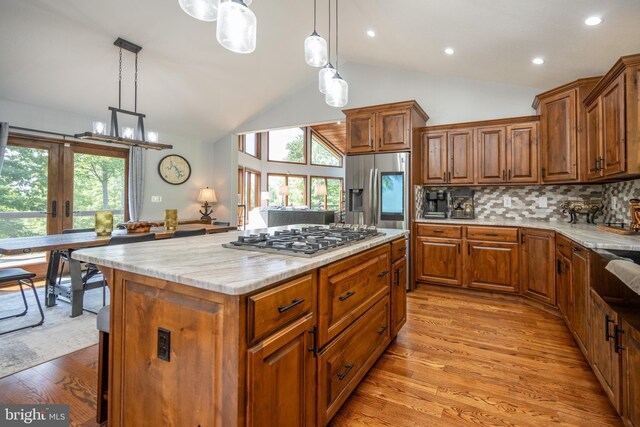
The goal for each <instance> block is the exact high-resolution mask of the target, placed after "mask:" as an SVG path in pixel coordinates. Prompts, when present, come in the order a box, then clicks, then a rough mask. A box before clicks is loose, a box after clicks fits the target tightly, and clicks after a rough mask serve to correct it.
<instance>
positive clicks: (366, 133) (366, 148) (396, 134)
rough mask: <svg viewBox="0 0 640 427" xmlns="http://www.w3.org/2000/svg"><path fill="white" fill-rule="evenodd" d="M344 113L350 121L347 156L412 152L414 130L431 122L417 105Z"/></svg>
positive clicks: (366, 108)
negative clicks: (428, 121)
mask: <svg viewBox="0 0 640 427" xmlns="http://www.w3.org/2000/svg"><path fill="white" fill-rule="evenodd" d="M343 112H344V114H345V115H346V117H347V119H346V121H347V124H346V126H347V154H363V153H374V152H394V151H408V150H411V145H412V144H411V142H412V138H413V130H414V129H415V128H417V127H420V126H424V125H425V123H426V122H427V120H429V116H427V114H426V113H425V112H424V110H423V109H422V108H421V107H420V105H418V103H417V102H415V101H406V102H396V103H392V104H383V105H374V106H369V107H363V108H353V109H349V110H343Z"/></svg>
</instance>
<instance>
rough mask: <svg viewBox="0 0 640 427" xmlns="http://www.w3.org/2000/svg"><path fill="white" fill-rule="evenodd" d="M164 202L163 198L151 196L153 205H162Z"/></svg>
mask: <svg viewBox="0 0 640 427" xmlns="http://www.w3.org/2000/svg"><path fill="white" fill-rule="evenodd" d="M161 201H162V196H151V203H160V202H161Z"/></svg>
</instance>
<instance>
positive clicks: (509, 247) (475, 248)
mask: <svg viewBox="0 0 640 427" xmlns="http://www.w3.org/2000/svg"><path fill="white" fill-rule="evenodd" d="M466 245H467V251H466V252H465V255H464V271H465V285H466V286H468V287H469V288H477V289H486V290H491V291H503V292H518V275H519V271H518V244H517V243H498V242H479V241H468V242H466Z"/></svg>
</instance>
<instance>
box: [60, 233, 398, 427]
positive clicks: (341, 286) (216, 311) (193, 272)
mask: <svg viewBox="0 0 640 427" xmlns="http://www.w3.org/2000/svg"><path fill="white" fill-rule="evenodd" d="M296 227H299V226H296ZM285 228H289V227H285ZM269 230H270V231H272V229H269ZM380 231H382V232H383V233H384V235H380V236H376V237H373V238H370V239H367V240H363V241H358V242H355V243H351V244H349V245H346V246H344V247H341V248H339V249H336V250H332V251H327V252H326V253H322V254H319V255H316V256H314V257H311V258H303V257H296V256H290V255H280V254H266V253H260V252H252V251H244V250H234V249H228V248H224V247H222V244H224V243H228V242H229V241H231V240H234V239H236V238H237V236H238V235H239V234H243V233H227V234H225V235H222V236H221V235H217V236H216V235H211V236H197V237H190V238H183V239H173V240H167V241H159V242H145V243H139V244H132V245H124V246H113V247H101V248H92V249H86V250H80V251H77V252H74V253H73V257H74V258H76V259H78V260H81V261H85V262H91V263H94V264H97V265H98V266H100V268H101V269H102V270H103V272H104V274H105V277H106V278H107V281H108V283H109V285H110V288H111V319H110V332H111V333H110V336H109V349H108V352H109V380H108V396H109V398H108V402H109V409H108V418H109V425H110V426H121V425H132V424H139V423H141V422H143V423H144V424H145V425H147V424H148V425H178V426H182V425H194V426H195V425H201V426H214V425H224V426H235V425H325V424H327V423H328V421H329V420H330V419H331V417H333V415H335V413H336V412H337V410H338V409H339V408H340V406H341V405H342V404H343V403H344V401H345V400H346V399H347V397H348V396H349V394H350V393H351V392H352V391H353V389H354V388H355V387H356V386H357V384H358V383H359V382H360V380H361V379H362V378H363V377H364V375H365V374H366V372H367V371H368V370H369V368H370V367H371V366H372V365H373V364H374V363H375V361H376V360H377V358H378V357H379V356H380V355H381V354H382V352H383V351H384V349H385V348H386V347H387V346H388V344H389V343H390V342H391V340H392V339H393V337H395V335H396V334H397V332H398V330H399V329H400V328H401V327H402V325H403V324H404V321H405V318H406V294H405V292H406V289H405V286H404V283H405V281H406V279H405V278H406V274H407V268H406V262H407V259H406V255H405V254H406V243H405V236H406V234H407V233H406V232H405V231H402V230H380ZM253 232H254V233H256V232H257V230H253Z"/></svg>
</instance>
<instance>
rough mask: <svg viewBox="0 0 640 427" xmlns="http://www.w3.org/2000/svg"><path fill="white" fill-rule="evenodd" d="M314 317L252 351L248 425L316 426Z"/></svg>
mask: <svg viewBox="0 0 640 427" xmlns="http://www.w3.org/2000/svg"><path fill="white" fill-rule="evenodd" d="M313 325H314V318H313V315H312V314H308V315H307V316H305V317H303V318H302V319H299V320H298V321H296V322H294V323H293V324H291V325H290V326H288V327H286V328H285V329H283V330H282V331H280V332H278V333H276V334H274V335H273V336H271V337H269V338H267V339H266V340H264V341H262V342H260V343H259V344H258V345H256V346H255V347H253V348H251V349H249V351H248V354H247V400H248V401H249V402H251V405H248V407H247V425H249V426H265V425H270V426H285V425H286V426H313V425H314V423H315V416H314V415H315V403H316V402H315V400H316V395H315V391H316V377H315V374H316V369H315V357H314V355H313V352H312V351H309V349H310V348H311V349H312V348H313V339H312V334H311V333H310V332H309V331H312V330H313Z"/></svg>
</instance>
